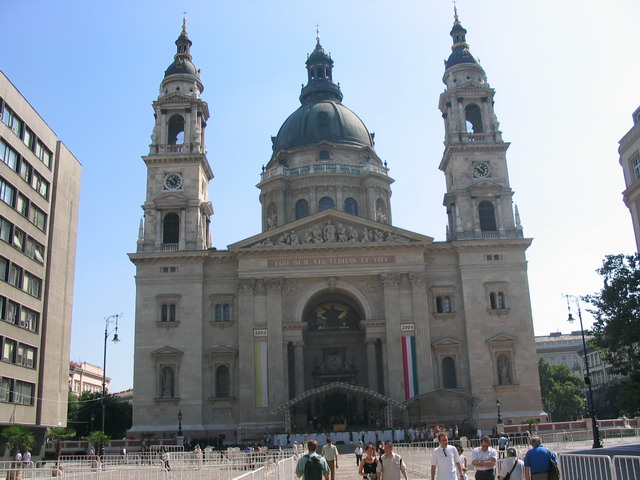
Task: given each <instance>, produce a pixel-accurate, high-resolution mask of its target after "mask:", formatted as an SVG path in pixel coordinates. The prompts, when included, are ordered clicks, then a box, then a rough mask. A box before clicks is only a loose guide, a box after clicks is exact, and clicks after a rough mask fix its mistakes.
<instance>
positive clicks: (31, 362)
mask: <svg viewBox="0 0 640 480" xmlns="http://www.w3.org/2000/svg"><path fill="white" fill-rule="evenodd" d="M36 351H37V349H36V348H35V347H31V346H29V345H25V344H24V343H19V344H18V352H17V354H16V363H17V364H18V365H22V366H23V367H27V368H35V367H36Z"/></svg>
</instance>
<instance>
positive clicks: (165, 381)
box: [160, 366, 175, 398]
mask: <svg viewBox="0 0 640 480" xmlns="http://www.w3.org/2000/svg"><path fill="white" fill-rule="evenodd" d="M174 397H175V372H174V370H173V367H170V366H164V367H162V370H161V371H160V398H174Z"/></svg>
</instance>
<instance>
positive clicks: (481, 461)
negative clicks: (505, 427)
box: [471, 436, 498, 480]
mask: <svg viewBox="0 0 640 480" xmlns="http://www.w3.org/2000/svg"><path fill="white" fill-rule="evenodd" d="M497 461H498V452H496V450H495V449H494V448H492V447H491V439H490V438H489V437H487V436H484V437H482V438H481V439H480V446H479V447H476V448H474V449H473V451H472V452H471V465H473V466H474V467H476V480H493V479H494V478H495V466H496V462H497Z"/></svg>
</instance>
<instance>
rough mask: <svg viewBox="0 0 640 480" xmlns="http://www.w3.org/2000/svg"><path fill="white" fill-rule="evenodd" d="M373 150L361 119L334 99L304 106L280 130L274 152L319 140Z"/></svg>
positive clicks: (311, 143)
mask: <svg viewBox="0 0 640 480" xmlns="http://www.w3.org/2000/svg"><path fill="white" fill-rule="evenodd" d="M323 140H326V141H329V142H332V143H340V144H346V145H356V146H364V147H373V142H372V141H371V135H370V134H369V131H368V130H367V127H365V125H364V123H363V122H362V120H360V118H359V117H358V116H357V115H356V114H355V113H353V112H352V111H351V110H349V109H348V108H347V107H345V106H344V105H342V104H341V103H340V102H339V101H337V100H334V99H329V100H319V101H316V102H313V103H308V104H305V105H302V106H301V107H300V108H298V109H297V110H296V111H295V112H293V113H292V114H291V115H290V116H289V118H287V119H286V120H285V122H284V123H283V124H282V127H280V131H279V132H278V135H277V137H276V139H275V141H274V144H273V149H274V152H278V151H280V150H287V149H291V148H296V147H302V146H306V145H313V144H316V143H318V142H320V141H323Z"/></svg>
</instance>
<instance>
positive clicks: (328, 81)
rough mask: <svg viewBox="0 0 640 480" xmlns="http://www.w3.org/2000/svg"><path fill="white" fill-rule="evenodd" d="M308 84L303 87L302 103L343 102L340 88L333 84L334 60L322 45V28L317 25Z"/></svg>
mask: <svg viewBox="0 0 640 480" xmlns="http://www.w3.org/2000/svg"><path fill="white" fill-rule="evenodd" d="M306 64H307V73H308V82H307V85H306V86H304V87H302V92H301V93H300V103H302V104H305V103H308V102H309V101H311V100H317V99H323V100H328V99H333V100H338V101H339V102H341V101H342V92H340V86H339V85H336V84H335V83H333V60H331V55H330V54H328V53H327V52H325V50H324V48H322V45H320V26H319V25H316V47H315V49H314V50H313V52H312V53H311V55H309V57H308V58H307V61H306Z"/></svg>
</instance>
